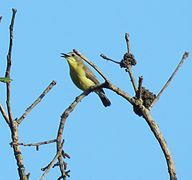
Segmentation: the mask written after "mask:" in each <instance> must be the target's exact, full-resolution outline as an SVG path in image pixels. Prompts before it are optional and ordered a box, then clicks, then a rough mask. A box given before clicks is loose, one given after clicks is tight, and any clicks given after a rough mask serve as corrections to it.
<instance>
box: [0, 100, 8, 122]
mask: <svg viewBox="0 0 192 180" xmlns="http://www.w3.org/2000/svg"><path fill="white" fill-rule="evenodd" d="M0 111H1V114H2V116H3V118H4V119H5V121H6V122H7V124H9V123H10V121H9V117H8V116H7V114H6V112H5V110H4V108H3V105H2V104H1V103H0Z"/></svg>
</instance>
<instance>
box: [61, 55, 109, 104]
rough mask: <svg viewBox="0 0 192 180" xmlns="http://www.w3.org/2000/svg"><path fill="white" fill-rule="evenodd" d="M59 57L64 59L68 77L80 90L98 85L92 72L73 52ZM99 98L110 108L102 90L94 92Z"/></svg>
mask: <svg viewBox="0 0 192 180" xmlns="http://www.w3.org/2000/svg"><path fill="white" fill-rule="evenodd" d="M61 55H62V56H61V57H64V58H65V59H66V60H67V62H68V64H69V68H70V76H71V79H72V81H73V83H74V84H75V85H76V86H77V87H78V88H79V89H81V90H83V91H85V90H88V89H89V88H90V87H92V86H95V85H99V84H100V83H99V81H98V80H97V78H96V76H95V75H94V74H93V72H92V71H91V70H90V69H89V68H88V67H87V66H86V65H85V64H84V63H83V59H82V58H81V57H80V56H79V55H77V54H76V53H74V52H70V53H68V54H65V53H61ZM94 92H95V93H97V95H98V96H99V97H100V99H101V101H102V103H103V105H104V106H105V107H107V106H110V105H111V102H110V100H109V99H108V98H107V97H106V95H105V92H104V91H103V89H102V88H99V89H96V90H95V91H94Z"/></svg>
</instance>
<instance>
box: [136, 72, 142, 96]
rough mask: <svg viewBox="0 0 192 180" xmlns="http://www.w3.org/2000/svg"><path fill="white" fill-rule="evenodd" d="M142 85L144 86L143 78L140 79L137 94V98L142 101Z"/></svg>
mask: <svg viewBox="0 0 192 180" xmlns="http://www.w3.org/2000/svg"><path fill="white" fill-rule="evenodd" d="M142 84H143V76H140V77H139V85H138V92H137V98H138V99H141V97H142Z"/></svg>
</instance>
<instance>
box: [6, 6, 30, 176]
mask: <svg viewBox="0 0 192 180" xmlns="http://www.w3.org/2000/svg"><path fill="white" fill-rule="evenodd" d="M16 12H17V10H16V9H12V19H11V24H10V26H9V30H10V33H9V35H10V37H9V38H10V40H9V50H8V55H7V68H6V72H5V77H8V78H10V71H11V63H12V47H13V27H14V21H15V15H16ZM6 93H7V99H6V105H7V111H8V117H9V122H10V123H9V127H10V130H11V138H12V142H13V151H14V156H15V159H16V161H17V166H18V173H19V177H20V179H22V180H27V179H28V176H27V175H26V173H25V166H24V162H23V157H22V153H21V149H20V146H19V145H17V144H18V139H19V137H18V126H17V123H16V121H14V120H13V116H12V110H11V105H10V96H11V91H10V83H6Z"/></svg>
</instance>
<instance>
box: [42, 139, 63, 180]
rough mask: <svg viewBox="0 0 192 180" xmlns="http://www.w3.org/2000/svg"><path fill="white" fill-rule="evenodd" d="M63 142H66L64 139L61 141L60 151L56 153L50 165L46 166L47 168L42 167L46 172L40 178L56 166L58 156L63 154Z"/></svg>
mask: <svg viewBox="0 0 192 180" xmlns="http://www.w3.org/2000/svg"><path fill="white" fill-rule="evenodd" d="M63 144H64V140H63V141H62V142H61V149H60V150H59V151H57V154H56V155H55V157H54V158H53V160H52V161H51V162H50V163H49V164H48V166H46V167H45V168H42V169H41V170H42V171H44V173H43V174H42V176H41V177H40V180H43V179H44V178H45V176H46V175H47V174H48V173H49V171H50V170H51V168H52V167H53V166H54V164H55V161H56V160H57V158H58V157H59V156H60V155H61V153H62V148H63Z"/></svg>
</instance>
